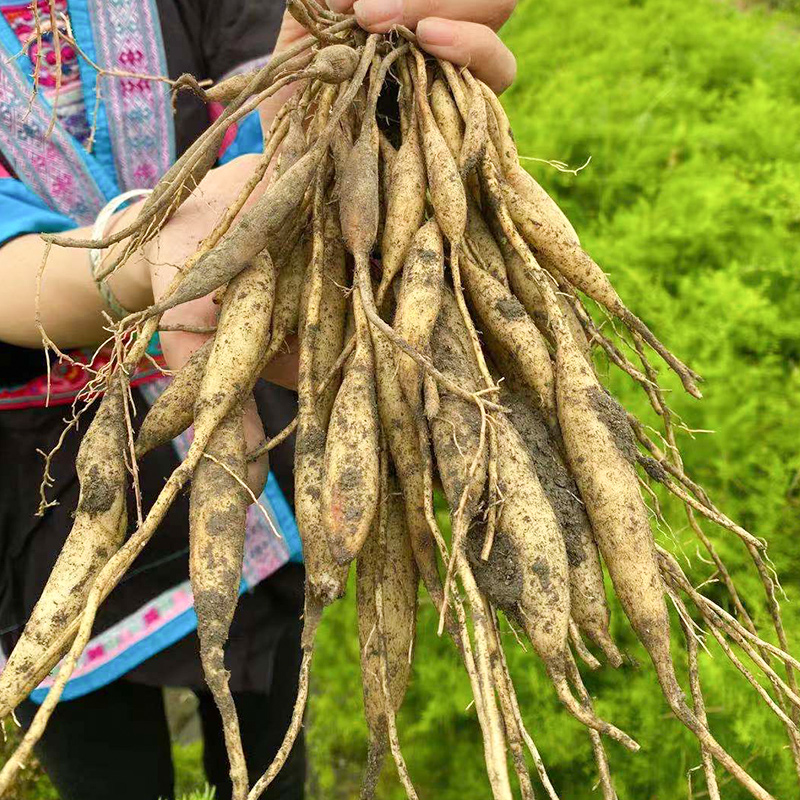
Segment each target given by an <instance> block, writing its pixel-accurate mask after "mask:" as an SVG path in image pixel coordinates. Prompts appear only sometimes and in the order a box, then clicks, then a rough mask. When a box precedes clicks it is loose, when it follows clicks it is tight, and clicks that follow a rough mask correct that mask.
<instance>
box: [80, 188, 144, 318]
mask: <svg viewBox="0 0 800 800" xmlns="http://www.w3.org/2000/svg"><path fill="white" fill-rule="evenodd" d="M152 192H153V190H152V189H132V190H131V191H129V192H125V193H124V194H120V195H118V196H117V197H115V198H114V199H113V200H111V201H109V202H108V203H106V205H105V206H104V207H103V209H102V211H100V213H99V214H98V215H97V219H96V220H95V223H94V227H93V228H92V239H102V238H103V237H104V236H105V233H106V228H107V227H108V223H109V222H110V221H111V217H113V216H114V214H116V213H117V211H119V209H120V208H122V206H124V205H125V204H126V203H129V202H130V201H131V200H139V199H141V198H143V197H147V196H148V195H150V194H152ZM102 260H103V251H102V250H95V249H93V250H90V251H89V268H90V270H91V273H92V279H93V280H94V282H95V284H96V285H97V290H98V291H99V292H100V296H101V297H102V298H103V300H104V301H105V304H106V305H107V306H108V309H109V311H111V314H112V315H113V316H114V317H116V318H117V319H118V320H120V319H124V318H125V317H127V316H128V315H129V314H130V313H131V312H130V311H128V310H127V309H126V308H125V307H124V306H123V305H122V303H120V302H119V300H117V298H116V297H115V296H114V293H113V292H112V291H111V287H110V286H109V285H108V280H107V279H102V280H100V279H98V278H97V275H98V273H99V271H100V264H101V263H102Z"/></svg>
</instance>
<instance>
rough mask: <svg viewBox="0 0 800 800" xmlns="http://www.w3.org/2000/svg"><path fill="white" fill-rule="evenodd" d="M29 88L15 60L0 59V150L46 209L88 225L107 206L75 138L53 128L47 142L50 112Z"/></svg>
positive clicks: (39, 96)
mask: <svg viewBox="0 0 800 800" xmlns="http://www.w3.org/2000/svg"><path fill="white" fill-rule="evenodd" d="M30 98H31V85H30V82H29V80H28V78H27V76H26V75H25V74H24V73H23V71H22V70H21V69H20V65H19V61H18V60H14V61H12V60H8V59H6V58H2V57H0V149H2V151H3V155H4V156H5V157H6V160H7V161H8V163H9V165H10V166H11V168H12V169H13V171H14V173H15V174H16V175H17V177H19V178H20V179H21V180H22V181H24V182H25V183H26V184H27V185H28V187H29V188H30V189H31V190H32V191H33V192H35V193H36V194H37V195H39V197H41V198H42V200H44V201H45V203H47V205H48V206H50V207H51V208H53V209H55V210H56V211H58V212H60V213H62V214H64V215H65V216H67V217H70V218H71V219H74V220H77V221H78V223H79V224H81V225H87V224H89V223H90V222H92V221H93V220H94V219H95V218H96V217H97V215H98V214H99V213H100V209H102V207H103V206H104V205H105V204H106V199H105V197H104V196H103V193H102V192H101V191H100V188H99V186H98V185H97V182H96V181H95V179H94V178H93V177H92V175H91V173H90V172H89V169H88V167H87V165H86V162H85V161H84V160H83V158H82V157H81V154H80V153H79V152H78V150H77V148H76V146H75V143H74V140H73V139H72V137H71V136H70V135H69V134H68V133H67V131H66V130H65V129H64V127H63V125H56V126H55V128H54V130H53V133H52V135H51V136H50V138H49V139H45V138H44V134H45V132H46V131H47V128H48V126H49V124H50V116H51V109H50V106H49V104H48V103H47V101H46V100H45V99H44V98H43V97H42V96H41V95H38V96H37V97H36V98H34V100H33V102H32V103H31V102H30Z"/></svg>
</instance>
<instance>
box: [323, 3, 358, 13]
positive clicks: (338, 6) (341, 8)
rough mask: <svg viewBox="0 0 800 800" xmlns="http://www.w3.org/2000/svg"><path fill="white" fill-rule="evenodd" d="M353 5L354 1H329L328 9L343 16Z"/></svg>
mask: <svg viewBox="0 0 800 800" xmlns="http://www.w3.org/2000/svg"><path fill="white" fill-rule="evenodd" d="M352 5H353V0H328V8H329V9H330V10H331V11H335V12H336V13H337V14H342V13H344V12H345V11H349V10H350V6H352Z"/></svg>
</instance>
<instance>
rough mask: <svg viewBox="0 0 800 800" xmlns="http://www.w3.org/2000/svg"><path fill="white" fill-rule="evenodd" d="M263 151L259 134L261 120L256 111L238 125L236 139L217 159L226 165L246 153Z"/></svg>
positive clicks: (262, 142)
mask: <svg viewBox="0 0 800 800" xmlns="http://www.w3.org/2000/svg"><path fill="white" fill-rule="evenodd" d="M263 149H264V136H263V134H262V132H261V119H260V117H259V116H258V112H257V111H253V112H251V113H250V114H248V115H247V116H246V117H245V118H244V121H243V122H241V123H239V127H238V128H237V130H236V138H235V139H234V140H233V141H232V142H231V144H230V146H229V147H228V149H227V150H226V151H225V152H224V153H223V154H222V157H221V158H220V159H219V163H220V164H227V163H228V162H229V161H233V159H234V158H238V156H242V155H245V154H246V153H261V152H262V151H263Z"/></svg>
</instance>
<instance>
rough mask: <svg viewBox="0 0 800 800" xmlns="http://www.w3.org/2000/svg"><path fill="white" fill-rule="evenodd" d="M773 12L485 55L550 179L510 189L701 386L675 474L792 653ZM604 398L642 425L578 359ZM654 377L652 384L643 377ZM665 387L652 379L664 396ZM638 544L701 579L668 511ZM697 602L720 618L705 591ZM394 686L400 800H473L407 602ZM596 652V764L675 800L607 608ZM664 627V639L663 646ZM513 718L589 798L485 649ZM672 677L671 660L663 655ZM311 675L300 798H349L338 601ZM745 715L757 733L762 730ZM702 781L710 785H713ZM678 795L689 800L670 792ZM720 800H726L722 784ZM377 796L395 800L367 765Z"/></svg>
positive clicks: (792, 103)
mask: <svg viewBox="0 0 800 800" xmlns="http://www.w3.org/2000/svg"><path fill="white" fill-rule="evenodd" d="M799 7H800V4H798V3H796V2H772V3H758V2H749V3H740V4H734V3H728V2H721V1H720V0H698V2H694V3H688V2H686V0H586V1H585V2H581V3H575V2H572V0H523V2H521V3H520V5H519V8H518V11H517V13H516V15H515V17H514V18H513V20H512V22H511V23H510V24H509V25H508V27H507V28H506V30H505V32H504V37H505V39H506V41H507V42H508V44H509V45H510V46H511V48H512V49H513V50H514V52H515V53H516V55H517V57H518V60H519V78H518V80H517V82H516V84H515V85H514V86H513V87H512V89H511V90H510V91H509V92H508V93H507V94H506V95H505V97H504V103H505V105H506V108H507V109H508V112H509V115H510V117H511V121H512V123H513V126H514V130H515V133H516V136H517V139H518V144H519V149H520V153H521V154H522V155H523V156H526V157H529V158H533V159H559V160H561V161H564V162H568V163H569V164H570V165H571V166H573V167H578V166H580V165H581V164H583V163H584V162H585V161H586V160H587V158H588V157H589V156H591V158H592V160H591V163H590V164H589V166H588V167H587V168H586V169H585V170H583V171H581V172H580V173H579V174H578V175H569V174H562V173H559V172H558V171H557V170H555V169H553V168H552V167H549V166H547V165H545V164H542V163H540V162H538V161H526V162H525V164H526V166H527V167H528V169H529V170H530V171H531V172H532V173H533V174H534V175H535V176H536V177H537V179H538V180H540V181H541V182H542V183H543V184H544V185H545V187H546V188H547V189H548V190H549V191H550V192H551V193H552V194H553V196H554V197H555V198H556V199H557V201H558V202H559V203H560V204H561V206H562V207H563V208H564V210H565V211H566V213H567V215H568V216H569V217H570V219H571V220H572V221H573V223H574V224H575V227H576V228H577V230H578V232H579V234H580V235H581V237H582V240H583V243H584V245H585V246H586V247H587V249H588V250H589V251H590V252H591V253H592V254H593V255H594V256H595V258H596V259H597V261H598V262H599V263H600V264H601V265H603V267H604V268H605V269H606V271H607V272H609V274H610V275H611V276H612V279H613V280H614V282H615V284H616V286H617V288H618V289H619V290H620V293H621V294H622V296H623V297H624V298H626V300H627V302H628V304H629V305H630V306H631V307H632V308H633V309H634V310H636V311H637V313H639V314H640V315H641V316H642V317H643V318H644V319H645V321H646V322H647V323H648V324H649V325H650V327H651V328H652V329H653V330H655V331H656V332H657V333H658V334H659V336H660V337H661V339H662V340H663V341H665V342H666V343H667V344H668V345H669V346H670V347H671V348H672V349H673V350H674V351H675V352H676V353H678V354H679V355H680V356H682V357H684V358H685V359H686V360H688V362H689V363H690V364H692V366H693V367H695V369H697V370H698V371H699V372H700V373H701V374H702V375H703V376H704V377H705V379H706V380H705V384H704V387H703V390H704V393H705V400H704V401H703V402H702V403H698V402H697V401H694V400H692V399H691V398H689V397H688V396H686V395H685V394H683V393H682V392H681V391H680V386H679V384H677V382H676V381H669V379H668V382H669V384H670V386H671V387H672V388H673V389H674V391H673V392H672V394H671V400H670V402H671V404H672V406H673V407H674V409H675V411H676V412H677V413H679V414H680V415H681V417H682V418H683V420H684V422H685V423H686V426H687V427H688V428H690V429H693V430H699V431H714V433H713V435H712V434H708V433H696V434H694V437H693V438H692V437H691V436H689V435H688V434H687V435H684V436H683V437H682V440H681V444H682V446H683V448H684V455H685V460H686V465H687V469H688V471H689V472H690V474H693V475H694V476H695V477H696V478H697V479H698V480H699V481H700V482H701V483H702V484H704V485H705V487H706V488H707V489H708V491H709V492H710V493H711V495H712V497H713V498H715V500H716V502H717V504H718V505H720V506H721V507H722V508H724V509H725V510H726V511H727V513H728V514H729V515H731V516H732V517H733V518H734V519H736V520H738V521H740V522H741V523H742V524H744V525H745V526H746V527H748V528H749V529H750V530H752V531H754V532H755V533H756V534H757V535H759V536H764V537H766V538H767V539H769V541H770V542H771V549H770V553H771V556H772V558H773V560H774V562H775V566H776V568H777V570H778V572H779V574H780V576H781V578H782V581H783V585H784V588H785V590H786V594H787V595H788V601H784V603H783V609H784V614H785V621H786V625H787V629H788V630H789V632H790V636H792V638H793V640H794V642H795V644H797V642H798V641H800V614H799V613H798V598H800V545H799V544H798V541H799V539H798V537H799V536H800V514H799V513H798V506H799V505H800V476H799V475H798V473H800V426H799V424H798V421H799V420H800V416H799V412H800V400H799V399H798V398H800V370H798V362H800V270H798V267H799V266H800V258H799V257H798V252H799V248H798V244H799V242H800V238H799V234H800V136H798V131H800V81H798V75H800V21H798V19H797V17H796V16H795V17H793V16H792V15H791V14H787V13H783V12H784V11H786V10H793V9H794V10H797V9H798V8H799ZM599 365H600V369H601V371H602V372H603V374H605V375H607V384H608V385H609V386H611V387H612V388H613V390H614V392H615V393H617V395H618V396H619V397H621V399H623V401H624V403H625V404H626V405H627V406H628V407H629V408H631V409H634V410H636V412H637V413H639V414H641V416H642V417H644V418H646V419H648V421H651V422H652V421H653V420H652V418H651V415H650V414H649V413H648V409H647V404H646V400H645V398H644V395H643V394H642V393H641V391H640V390H638V389H637V388H636V387H634V386H633V385H632V383H631V382H630V380H629V379H627V378H625V377H622V376H620V375H618V374H615V373H613V372H611V371H610V370H609V369H608V368H607V367H606V366H605V365H604V364H603V363H602V362H599ZM662 373H663V370H662ZM665 377H666V376H665ZM665 509H666V510H667V517H668V522H669V524H670V528H671V530H666V529H665V530H662V531H660V532H659V536H660V537H661V539H662V540H663V541H665V542H667V543H668V546H669V547H670V548H671V549H672V550H673V551H674V552H676V554H683V555H682V556H681V558H682V560H683V562H684V566H685V568H686V569H689V570H690V573H691V575H692V577H693V579H694V580H695V581H696V582H698V583H699V582H700V581H702V580H704V579H706V578H708V577H710V576H711V575H712V569H711V568H710V567H709V566H708V565H707V564H706V563H704V562H703V560H702V557H701V556H700V555H698V552H697V548H696V544H695V540H694V538H693V536H692V534H691V531H689V530H688V529H687V525H686V518H685V515H684V513H683V511H682V508H681V507H680V506H679V505H676V504H675V503H672V502H670V501H667V502H666V503H665ZM706 530H707V531H708V532H709V533H711V534H712V535H713V537H714V540H715V542H716V543H717V545H718V547H719V550H720V552H721V554H722V556H723V558H724V560H725V561H726V563H727V564H728V565H729V567H730V568H731V570H732V572H733V575H734V578H735V580H736V582H737V583H738V584H739V586H740V588H741V590H742V592H743V594H744V595H745V596H746V597H748V598H750V599H751V606H752V608H753V610H754V613H755V614H756V617H757V619H758V622H759V623H760V624H761V625H762V626H763V627H764V628H765V629H767V628H768V624H769V622H768V620H767V619H766V614H765V613H764V610H763V608H764V607H763V603H762V598H763V592H762V590H761V585H760V583H759V582H758V580H757V578H756V577H755V575H754V572H753V570H752V569H751V568H750V567H749V566H748V563H747V558H746V553H745V552H744V548H743V547H742V546H740V545H739V544H738V541H735V540H734V539H733V537H732V536H730V535H729V534H725V533H723V532H721V531H717V530H714V529H712V528H708V527H706ZM707 591H708V592H709V593H710V594H712V595H713V596H715V598H719V599H721V598H722V594H721V592H720V591H719V590H718V589H717V588H716V587H714V586H713V585H712V586H709V587H707ZM423 611H424V613H423V615H422V618H421V625H420V628H419V642H418V650H417V657H416V664H415V671H414V678H413V682H412V686H411V689H410V691H409V695H408V698H407V701H406V705H405V708H404V709H403V711H402V712H401V715H400V735H401V740H402V743H403V749H404V754H405V756H406V759H407V761H408V765H409V769H410V772H411V775H412V777H413V779H414V782H415V785H416V787H417V789H418V791H419V794H420V797H429V798H431V797H435V798H437V800H464V798H468V799H469V800H472V798H479V797H487V796H489V794H488V785H487V782H486V779H485V777H484V766H483V758H482V750H481V745H480V734H479V730H478V727H477V723H476V720H475V717H474V714H473V713H472V711H471V710H468V705H469V702H470V692H469V686H468V683H467V681H466V679H465V677H464V675H463V670H462V669H461V667H460V666H459V664H458V661H457V658H456V656H455V653H454V650H453V648H452V647H451V646H450V645H449V644H448V642H446V641H443V640H439V639H437V638H436V636H435V618H434V617H435V615H434V614H433V613H432V608H431V606H430V603H429V601H427V599H425V600H423ZM614 618H615V620H614V633H615V636H616V637H617V640H618V641H619V642H620V643H621V645H622V646H623V647H624V648H625V649H626V651H627V652H628V653H630V654H631V655H632V656H633V657H634V658H635V659H636V660H637V661H638V662H639V667H638V668H631V667H627V668H625V669H623V670H621V671H619V672H615V671H613V670H611V669H608V668H605V669H603V670H601V671H600V672H598V673H594V674H588V675H587V681H588V683H589V686H590V689H591V691H592V693H593V694H594V695H595V696H596V698H597V706H598V708H599V710H600V712H601V713H602V714H603V715H604V716H605V717H606V718H608V719H610V720H612V721H613V722H614V723H616V724H618V725H620V726H621V727H622V728H623V729H624V730H626V731H627V732H628V733H630V734H632V735H633V736H634V737H635V738H636V739H637V740H638V741H639V742H640V743H641V744H642V747H643V749H642V752H641V753H639V754H638V755H631V754H629V753H627V752H625V751H623V750H622V749H621V748H619V747H618V746H616V745H614V744H613V743H609V744H608V745H607V749H608V752H609V756H610V759H611V765H612V770H613V773H614V776H615V781H616V785H617V789H618V792H619V794H620V797H622V798H637V800H675V798H680V797H686V796H687V795H688V789H687V782H688V778H687V774H688V773H689V771H690V770H692V769H693V768H695V767H697V766H698V764H699V763H700V760H699V754H698V749H697V747H696V745H695V744H694V742H693V740H692V738H691V737H690V736H689V735H688V734H686V733H685V732H684V731H683V729H682V728H681V726H680V725H679V723H678V722H677V721H675V720H673V719H672V718H671V716H670V715H669V713H668V711H667V709H666V706H665V703H664V702H663V700H662V698H661V696H660V693H659V690H658V686H657V684H656V682H655V680H654V678H653V673H652V670H651V669H650V667H649V663H648V662H647V660H646V656H645V653H644V650H643V649H642V648H641V647H640V646H639V645H638V644H637V643H636V642H635V640H634V637H633V635H632V633H631V631H630V628H629V627H628V625H627V623H626V621H625V620H624V618H623V615H622V613H621V611H620V610H619V608H618V607H615V609H614ZM676 627H677V625H676ZM506 647H507V650H508V652H509V655H510V661H511V665H512V670H513V672H514V675H515V679H516V684H517V689H518V692H519V695H520V701H521V704H522V708H523V712H524V714H525V716H526V719H527V722H528V724H529V727H530V730H531V732H532V734H533V736H534V738H535V739H536V740H537V743H538V745H539V747H540V749H541V751H542V755H543V757H544V760H545V763H546V764H547V765H548V768H549V770H550V775H551V778H552V780H553V783H554V785H555V787H556V788H557V790H558V791H559V792H560V794H561V797H562V798H564V800H583V799H584V798H590V797H596V796H597V793H596V792H595V793H593V791H592V789H593V786H594V785H595V783H596V773H595V769H594V764H593V760H592V755H591V749H590V745H589V739H588V736H587V735H586V733H585V731H584V730H582V729H581V727H580V726H579V725H578V724H577V723H575V722H573V721H572V720H571V719H570V718H569V717H568V716H567V715H566V714H565V712H563V711H562V710H561V708H560V707H559V705H558V703H557V701H556V700H555V698H554V694H553V691H552V690H551V689H550V687H549V686H548V684H547V681H546V679H545V678H544V676H543V673H542V670H541V668H540V666H539V665H538V664H537V663H536V658H535V656H534V655H533V654H532V653H531V652H527V653H524V652H522V651H521V649H520V647H519V646H518V645H517V644H516V642H515V640H514V639H513V637H512V636H511V635H509V636H507V637H506ZM709 650H710V655H707V654H703V655H702V664H701V669H702V674H703V678H704V688H705V691H706V695H707V698H706V699H707V703H708V706H709V716H710V720H711V724H712V726H713V729H714V731H715V733H716V734H717V735H718V737H719V739H720V740H721V741H722V743H723V744H724V745H725V746H726V747H728V748H729V749H730V750H731V751H732V752H733V753H734V754H735V755H736V756H737V757H738V759H739V760H740V761H741V762H742V763H746V764H748V766H749V768H750V770H751V771H752V773H753V774H754V775H755V776H756V777H757V778H759V779H760V780H762V781H763V782H765V784H766V785H767V786H768V787H769V788H770V789H771V790H772V791H773V792H774V794H775V796H776V797H779V798H789V797H797V794H798V788H797V783H796V777H795V778H793V772H794V771H793V768H792V765H791V761H790V759H789V757H788V752H787V751H786V749H785V737H784V733H783V729H782V726H781V725H780V723H778V722H777V720H775V719H774V717H771V716H770V714H769V713H768V712H767V711H766V708H765V706H763V704H761V703H760V702H759V701H758V700H757V699H756V697H755V693H754V692H753V691H752V689H751V688H750V687H749V686H748V685H747V684H746V683H745V681H744V679H743V678H741V677H740V676H739V674H738V673H737V672H735V670H733V669H732V667H731V666H730V664H729V663H728V662H727V660H726V659H725V658H724V657H723V656H722V654H721V653H720V652H719V651H718V650H717V649H716V648H715V647H712V646H710V645H709ZM674 652H675V656H676V659H678V660H679V661H680V662H681V663H682V662H683V655H682V654H683V648H682V645H681V643H680V641H679V640H678V639H677V637H676V641H675V651H674ZM315 661H316V663H315V666H314V696H313V699H312V702H311V710H310V718H309V741H310V745H311V754H312V759H311V761H312V765H313V775H312V788H313V797H315V798H352V797H355V796H357V787H358V782H359V778H360V771H361V767H362V763H363V760H364V754H365V747H366V734H365V728H364V724H363V722H361V716H360V707H361V694H360V685H359V674H358V645H357V640H356V636H355V612H354V606H353V592H351V593H350V595H349V597H348V599H347V601H346V602H344V603H342V604H341V605H339V606H337V607H335V608H333V609H331V610H330V611H329V612H328V614H327V618H326V620H325V624H324V625H323V627H322V630H321V632H320V638H319V646H318V652H317V656H316V659H315ZM765 712H766V713H765ZM720 776H721V779H722V780H723V781H724V776H723V775H722V774H721V775H720ZM693 784H694V791H695V795H694V796H695V797H697V798H700V797H702V796H703V792H704V787H703V785H702V777H701V774H700V773H693ZM722 792H723V796H724V797H725V798H726V800H738V798H743V797H745V794H744V793H743V792H742V791H740V790H739V788H738V786H736V785H734V784H728V783H725V784H724V786H723V788H722ZM380 796H381V798H382V799H383V800H389V799H391V800H395V799H396V798H397V799H398V800H399V798H401V797H403V796H404V795H403V792H402V790H401V789H400V787H399V786H398V784H397V782H396V780H395V779H394V777H393V771H392V768H391V766H390V765H387V767H386V769H385V770H384V779H383V782H382V785H381V793H380Z"/></svg>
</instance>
